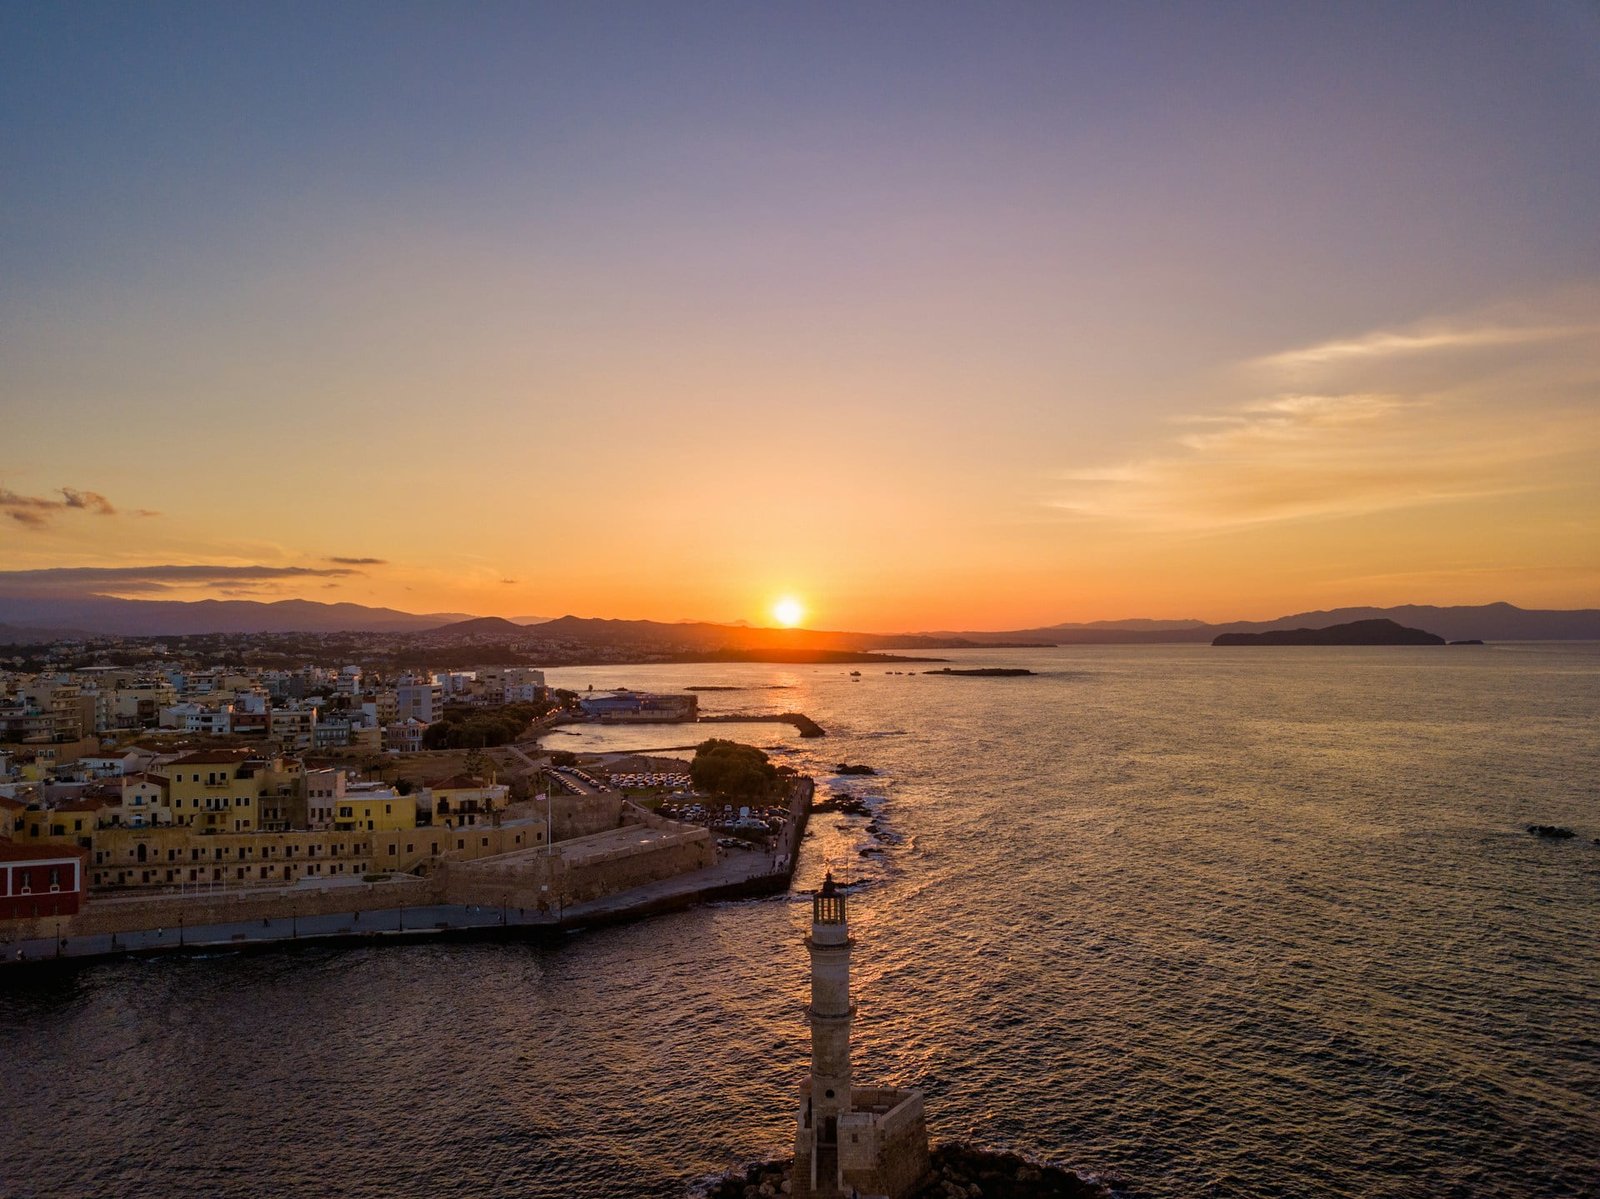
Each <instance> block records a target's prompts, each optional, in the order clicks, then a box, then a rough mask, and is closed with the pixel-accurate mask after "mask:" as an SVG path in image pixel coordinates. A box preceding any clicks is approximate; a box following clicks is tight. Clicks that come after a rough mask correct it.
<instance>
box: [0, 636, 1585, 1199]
mask: <svg viewBox="0 0 1600 1199" xmlns="http://www.w3.org/2000/svg"><path fill="white" fill-rule="evenodd" d="M939 656H941V657H944V658H948V659H951V661H952V664H953V665H956V666H958V667H978V666H1002V667H1020V668H1026V669H1029V670H1032V671H1034V672H1035V673H1034V674H1033V675H1032V676H1029V677H1019V678H974V677H963V676H942V675H941V676H930V675H928V674H925V673H922V672H923V671H925V670H928V669H933V668H934V667H933V666H932V665H928V664H913V663H899V662H895V663H875V664H872V665H864V666H859V667H850V666H834V665H829V666H781V665H755V664H738V665H699V666H679V665H674V666H639V667H628V666H606V667H595V668H584V669H562V670H552V671H550V672H549V674H550V681H551V682H552V683H553V684H555V685H558V686H563V687H573V688H578V689H586V688H588V687H591V686H593V687H595V688H596V689H597V690H598V689H604V688H610V687H618V686H627V687H634V688H644V689H654V690H675V689H679V688H685V687H691V686H693V687H719V688H733V689H732V690H704V691H701V692H699V694H700V695H701V698H702V706H703V710H705V711H707V712H721V713H735V712H751V713H775V712H783V711H800V712H804V713H806V714H808V715H810V716H812V717H813V718H814V719H816V720H817V721H818V722H819V723H820V724H821V725H822V726H823V727H824V728H825V729H826V730H827V736H826V737H825V738H822V739H818V740H801V739H799V738H798V736H797V735H795V733H794V731H793V730H792V729H790V728H788V726H783V725H743V726H739V729H738V732H739V735H740V736H741V737H744V738H745V739H749V740H754V741H755V743H757V744H760V745H762V746H764V747H766V748H768V749H769V750H770V751H771V753H772V755H773V757H774V759H775V760H777V761H779V762H782V763H787V764H789V765H792V766H795V767H796V768H798V769H802V770H805V771H807V772H809V773H811V774H813V775H815V776H816V778H817V780H818V791H819V794H820V795H824V796H825V795H828V794H830V793H850V794H853V795H856V796H859V797H861V798H862V799H863V800H864V801H865V802H866V804H867V808H868V814H867V815H856V816H851V815H844V814H841V813H837V812H833V813H821V814H818V815H817V816H816V817H815V818H814V819H813V820H812V825H811V834H810V836H809V837H808V838H807V839H806V841H805V842H804V846H803V849H802V855H801V864H800V875H799V877H798V879H797V880H796V890H795V892H794V893H791V894H790V895H789V896H787V897H779V898H771V899H765V900H752V901H745V902H736V903H724V904H715V905H710V906H703V907H698V908H694V909H691V910H687V911H683V912H679V913H676V914H672V915H666V916H661V917H655V918H651V919H647V920H640V921H637V922H634V923H630V924H624V925H620V926H614V927H608V928H601V929H594V930H590V931H585V932H579V933H574V934H570V935H565V936H562V937H560V938H559V939H558V940H556V941H553V942H545V943H526V944H520V943H519V944H450V945H444V944H432V945H415V946H408V947H394V948H366V947H353V948H349V949H326V948H322V949H305V948H301V949H295V950H286V951H284V952H280V953H268V954H264V955H253V956H246V955H234V954H227V953H223V954H218V955H207V956H194V957H174V958H167V959H146V960H139V961H123V962H112V963H105V964H98V965H88V966H84V967H81V968H78V969H73V970H68V971H61V972H55V971H51V972H45V973H38V974H32V973H30V974H21V973H18V972H10V973H7V974H5V975H3V976H0V988H3V991H0V1112H3V1113H4V1121H3V1125H0V1195H3V1196H6V1197H8V1199H11V1197H28V1199H43V1197H45V1196H50V1197H56V1196H71V1197H74V1199H76V1197H79V1196H108V1197H110V1196H151V1197H159V1199H190V1197H193V1199H202V1197H204V1199H211V1197H215V1196H262V1197H266V1196H305V1197H308V1199H309V1197H317V1199H322V1197H325V1196H348V1197H352V1199H366V1197H377V1196H451V1197H454V1196H461V1197H466V1196H482V1197H486V1199H487V1197H495V1199H501V1197H503V1199H536V1197H542V1196H552V1197H554V1196H563V1197H576V1199H589V1197H595V1199H599V1197H606V1196H617V1197H619V1199H632V1197H639V1199H643V1197H661V1199H667V1197H674V1199H676V1197H680V1196H685V1195H689V1194H692V1193H693V1192H694V1191H695V1189H696V1188H697V1187H698V1186H703V1185H704V1182H705V1180H706V1179H707V1178H709V1177H711V1176H714V1175H716V1174H717V1173H718V1172H720V1171H723V1170H726V1169H728V1168H730V1167H733V1166H736V1165H738V1164H740V1163H743V1162H747V1161H752V1160H757V1159H763V1158H769V1157H774V1156H778V1155H782V1154H784V1153H785V1152H787V1151H788V1149H789V1147H790V1146H791V1144H792V1138H793V1126H794V1119H795V1112H796V1104H797V1100H796V1092H797V1087H798V1084H799V1082H800V1080H801V1078H802V1076H803V1075H804V1073H805V1071H806V1069H807V1052H808V1047H807V1028H806V1023H805V1019H804V1016H803V1013H802V1010H801V1009H802V1004H803V1003H804V1002H805V997H806V987H807V973H806V971H807V960H806V954H805V950H804V947H803V944H802V937H803V935H804V933H805V931H806V925H807V921H808V919H809V914H810V904H809V897H808V896H807V895H806V894H804V890H805V889H807V888H812V887H815V886H816V885H817V884H818V883H819V881H820V880H821V878H822V876H823V874H824V872H825V871H831V872H832V873H833V874H834V875H835V877H836V878H838V879H840V880H842V881H844V882H846V883H847V884H848V895H849V898H848V901H847V902H848V905H849V913H850V919H851V922H852V925H853V929H854V933H855V937H856V941H857V949H856V953H855V974H854V985H855V994H856V998H857V1000H858V1001H859V1004H860V1009H859V1014H858V1016H857V1019H856V1022H855V1029H854V1033H855V1035H854V1067H855V1072H856V1078H857V1081H858V1085H873V1084H879V1083H895V1084H901V1085H913V1086H917V1087H921V1088H923V1090H924V1091H925V1092H926V1095H927V1110H928V1116H929V1124H930V1129H931V1132H932V1134H933V1136H934V1137H935V1139H937V1140H961V1141H965V1142H970V1143H973V1144H977V1145H982V1146H988V1147H993V1148H1004V1149H1017V1150H1021V1151H1024V1152H1026V1153H1029V1154H1032V1155H1035V1156H1037V1157H1038V1158H1041V1159H1044V1160H1048V1161H1051V1162H1056V1163H1060V1164H1063V1165H1067V1166H1070V1167H1072V1168H1074V1169H1076V1170H1078V1171H1079V1172H1081V1173H1084V1174H1086V1175H1093V1176H1095V1177H1098V1178H1100V1179H1102V1180H1103V1181H1105V1182H1107V1183H1108V1184H1109V1185H1111V1186H1112V1187H1113V1188H1114V1189H1115V1190H1116V1191H1117V1192H1118V1193H1119V1194H1122V1195H1126V1196H1148V1197H1150V1199H1179V1197H1189V1196H1262V1197H1265V1196H1330V1197H1342V1196H1348V1197H1351V1199H1355V1197H1360V1199H1386V1197H1394V1199H1401V1197H1405V1199H1411V1197H1419V1199H1420V1197H1433V1196H1448V1197H1468V1196H1499V1197H1507V1196H1510V1197H1518V1196H1528V1197H1535V1196H1538V1197H1556V1196H1573V1197H1577V1196H1585V1197H1589V1199H1593V1197H1594V1196H1596V1195H1600V843H1597V841H1596V839H1597V838H1600V645H1596V644H1501V645H1488V646H1454V647H1445V648H1436V647H1426V648H1370V649H1369V648H1341V649H1333V648H1267V647H1248V648H1234V649H1220V648H1212V647H1210V646H1140V647H1071V648H1057V649H992V650H981V651H980V650H973V651H950V652H945V653H941V654H940V655H939ZM855 671H859V674H856V673H854V672H855ZM710 732H711V733H712V734H713V735H726V733H725V730H722V729H718V728H712V729H711V730H710ZM685 733H686V730H685V729H684V728H682V727H681V726H666V727H643V728H630V729H627V730H615V731H607V732H606V733H605V734H604V735H605V737H607V738H610V740H609V741H608V742H607V743H605V745H604V746H603V748H610V749H636V750H648V749H666V748H669V747H672V746H676V745H682V744H686V743H690V742H692V740H693V739H694V737H696V736H698V735H699V731H694V732H693V735H692V736H689V737H687V738H686V735H685ZM590 735H591V736H592V735H593V734H592V731H591V734H590ZM576 740H578V741H581V740H582V737H581V736H580V737H579V738H577V739H576ZM550 743H551V744H552V745H555V747H557V748H571V747H573V739H569V738H561V737H558V738H553V739H552V740H551V742H550ZM601 747H602V746H599V745H597V744H596V743H594V742H592V741H591V742H590V743H589V744H588V745H586V746H585V748H601ZM845 762H848V763H861V764H865V765H868V766H871V767H872V768H873V769H874V770H875V771H877V773H876V774H875V775H873V776H870V777H866V776H854V775H851V776H844V775H840V774H839V772H838V766H839V764H840V763H845ZM1530 824H1549V825H1561V826H1566V827H1570V828H1571V829H1573V830H1574V831H1575V832H1576V833H1577V834H1578V835H1577V836H1575V837H1573V838H1571V839H1569V840H1561V841H1557V840H1550V839H1546V838H1542V837H1537V836H1533V835H1530V834H1529V832H1528V831H1527V826H1528V825H1530Z"/></svg>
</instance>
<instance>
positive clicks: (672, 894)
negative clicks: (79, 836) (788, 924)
mask: <svg viewBox="0 0 1600 1199" xmlns="http://www.w3.org/2000/svg"><path fill="white" fill-rule="evenodd" d="M815 793H816V783H815V781H814V780H813V779H811V778H809V777H803V778H801V779H799V780H797V781H796V783H795V785H794V787H793V789H792V790H791V792H790V796H789V815H790V820H789V824H788V826H787V829H786V836H785V840H784V842H783V843H781V844H780V845H779V846H778V848H777V849H776V851H775V852H774V853H773V854H771V855H766V854H762V855H761V856H760V859H759V861H760V862H764V863H766V864H767V866H766V868H765V869H760V868H757V869H754V870H750V871H747V872H743V871H740V870H739V869H738V867H739V866H740V865H741V864H740V863H736V862H733V861H731V860H730V861H726V862H719V863H718V864H717V865H715V866H710V867H706V868H705V869H702V870H695V871H690V872H687V873H684V874H679V875H674V876H672V877H670V878H666V879H661V880H658V881H656V882H652V883H646V884H644V885H642V886H638V887H633V888H630V889H628V890H624V891H618V892H616V893H614V894H612V895H606V896H602V897H600V898H597V899H591V900H585V901H582V902H580V903H575V904H570V905H559V904H558V907H557V909H556V911H555V912H554V913H550V912H545V913H539V912H537V911H532V910H529V909H527V908H515V907H511V906H500V907H496V906H493V905H483V904H443V903H411V904H408V903H406V902H404V900H405V898H406V896H404V895H402V896H399V897H398V898H399V900H400V902H398V903H393V904H382V905H378V906H367V907H352V909H351V910H349V911H343V912H333V913H323V914H314V915H302V914H299V913H297V912H295V911H294V910H293V909H294V906H295V905H294V900H295V899H296V898H301V897H297V896H294V895H291V894H284V893H282V892H273V893H271V894H269V895H267V896H257V897H256V898H263V899H267V900H268V901H269V907H277V908H278V909H280V910H278V911H277V912H276V914H272V915H266V916H262V915H258V914H252V915H250V916H249V917H248V918H246V919H238V920H231V921H223V922H212V923H207V924H199V925H186V924H184V923H182V922H181V920H180V923H179V924H178V926H177V927H175V928H173V927H168V926H166V925H162V926H160V927H158V928H153V929H152V928H142V929H132V928H131V929H127V930H118V931H116V932H100V933H88V934H82V933H80V934H74V933H70V932H69V933H67V935H66V936H65V937H32V938H27V939H23V940H19V941H8V942H0V970H3V969H6V968H13V969H15V968H20V967H32V968H34V969H45V968H48V967H50V966H52V965H55V966H76V965H79V964H87V963H93V962H103V961H107V960H115V959H119V958H135V957H154V956H160V955H169V954H211V953H219V952H221V953H229V952H240V953H243V952H256V953H259V952H265V951H268V950H278V949H285V948H294V947H299V946H319V947H329V946H347V947H354V946H373V945H396V944H407V945H409V944H418V943H422V942H429V941H455V942H464V941H517V940H525V941H541V940H552V939H555V938H557V937H560V936H564V935H566V934H569V933H574V932H578V931H581V930H583V929H587V928H599V927H603V926H605V925H611V924H624V923H630V922H632V921H635V920H642V919H646V918H648V917H651V916H658V915H662V914H665V913H668V912H674V911H681V910H682V909H684V908H690V907H694V906H696V905H698V904H703V903H717V902H727V901H731V900H742V899H759V898H764V897H767V896H772V895H782V894H784V893H786V892H787V891H788V890H789V886H790V884H791V883H792V881H793V879H794V872H795V869H796V866H797V864H798V858H799V849H800V846H801V843H802V842H803V841H804V839H805V833H806V826H807V823H808V821H809V819H810V813H811V803H812V799H813V797H814V795H815ZM416 881H417V882H419V883H420V882H421V881H422V880H420V879H417V880H416ZM404 885H405V884H404V883H400V884H396V883H392V882H389V883H377V884H366V888H367V890H366V892H365V894H366V895H367V896H371V895H373V894H376V893H377V892H376V888H378V887H384V886H404ZM324 894H326V892H324ZM381 898H385V899H387V898H392V897H389V896H381ZM272 900H276V901H277V902H276V904H273V903H271V902H270V901H272ZM249 901H250V900H249V898H240V899H238V900H236V901H235V902H238V903H239V904H240V905H241V906H242V905H243V904H245V903H247V902H249ZM285 906H287V907H288V908H289V909H290V910H288V911H283V910H281V909H282V908H283V907H285ZM241 915H242V913H241ZM408 916H409V919H410V921H411V927H407V919H408ZM363 922H364V924H363ZM19 950H20V951H21V954H22V956H21V957H20V958H19V957H18V956H17V955H18V951H19Z"/></svg>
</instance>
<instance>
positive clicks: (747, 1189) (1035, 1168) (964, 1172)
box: [702, 1143, 1115, 1199]
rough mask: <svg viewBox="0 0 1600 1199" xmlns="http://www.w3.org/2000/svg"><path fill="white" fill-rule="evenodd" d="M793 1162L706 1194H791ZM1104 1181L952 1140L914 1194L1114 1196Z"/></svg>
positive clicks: (745, 1173)
mask: <svg viewBox="0 0 1600 1199" xmlns="http://www.w3.org/2000/svg"><path fill="white" fill-rule="evenodd" d="M791 1164H792V1163H791V1161H790V1160H789V1159H787V1158H785V1159H783V1160H781V1161H773V1162H756V1163H754V1164H752V1165H749V1166H746V1167H745V1168H744V1169H743V1170H736V1171H734V1172H732V1173H730V1174H727V1175H724V1176H723V1177H722V1178H720V1179H718V1180H717V1181H716V1182H714V1183H712V1184H711V1186H709V1187H708V1188H707V1189H706V1190H705V1191H704V1192H702V1194H703V1195H704V1197H705V1199H772V1197H774V1196H778V1195H787V1194H789V1193H790V1191H791V1189H792V1184H791V1183H790V1181H789V1170H790V1167H791ZM1114 1194H1115V1192H1113V1191H1112V1190H1111V1188H1110V1187H1108V1186H1106V1185H1105V1184H1104V1183H1102V1182H1100V1181H1098V1180H1097V1179H1093V1178H1085V1177H1083V1176H1082V1175H1081V1174H1075V1173H1073V1172H1072V1171H1071V1170H1068V1169H1065V1168H1064V1167H1061V1166H1052V1165H1049V1164H1047V1163H1044V1162H1038V1161H1034V1160H1032V1159H1031V1158H1027V1157H1024V1156H1023V1155H1022V1154H1020V1153H998V1152H993V1151H991V1150H987V1149H978V1148H975V1147H973V1146H971V1145H962V1144H955V1143H948V1144H944V1145H940V1146H938V1147H937V1148H935V1149H934V1151H933V1161H932V1169H931V1171H930V1172H929V1175H928V1178H927V1179H926V1180H925V1181H924V1183H923V1184H922V1186H921V1187H920V1188H918V1189H917V1190H916V1191H915V1192H914V1193H913V1194H912V1196H911V1197H910V1199H1113V1196H1114Z"/></svg>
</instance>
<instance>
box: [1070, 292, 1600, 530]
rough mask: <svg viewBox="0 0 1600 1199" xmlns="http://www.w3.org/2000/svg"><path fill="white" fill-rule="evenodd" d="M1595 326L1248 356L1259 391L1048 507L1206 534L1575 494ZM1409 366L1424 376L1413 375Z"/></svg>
mask: <svg viewBox="0 0 1600 1199" xmlns="http://www.w3.org/2000/svg"><path fill="white" fill-rule="evenodd" d="M1597 328H1600V326H1596V325H1592V324H1589V325H1584V324H1562V325H1555V324H1550V323H1545V324H1541V325H1537V326H1534V325H1522V326H1516V327H1512V326H1507V325H1486V324H1481V325H1477V326H1473V327H1466V326H1461V327H1458V328H1455V329H1444V328H1442V327H1441V328H1436V329H1433V330H1422V331H1414V332H1401V333H1394V332H1381V331H1380V332H1375V333H1371V334H1368V335H1366V336H1363V337H1359V338H1354V339H1351V340H1347V341H1329V342H1326V343H1323V344H1321V345H1317V346H1312V347H1309V348H1307V349H1301V350H1292V351H1286V352H1285V353H1282V354H1276V355H1272V356H1270V357H1267V358H1263V359H1258V360H1256V361H1255V362H1254V363H1251V364H1248V365H1250V366H1252V367H1255V368H1261V367H1267V368H1269V370H1268V373H1267V377H1266V380H1265V382H1266V383H1267V384H1268V386H1267V387H1266V388H1265V389H1264V394H1261V395H1258V396H1256V397H1255V398H1252V399H1249V400H1245V401H1242V402H1236V403H1233V404H1223V405H1219V406H1218V407H1216V408H1213V409H1210V410H1205V411H1199V412H1195V413H1192V414H1190V415H1187V416H1183V417H1180V418H1178V419H1177V421H1176V422H1175V423H1176V424H1177V425H1178V426H1179V427H1180V431H1177V432H1169V433H1168V435H1167V436H1165V437H1164V438H1163V440H1162V441H1161V442H1160V443H1159V444H1158V445H1156V446H1154V447H1152V448H1151V449H1150V450H1149V451H1148V452H1147V453H1145V454H1143V455H1140V456H1136V457H1134V458H1132V459H1130V460H1128V461H1124V462H1117V463H1110V464H1098V465H1093V466H1089V467H1086V468H1083V469H1076V470H1069V471H1065V472H1063V473H1062V474H1061V475H1060V476H1059V477H1060V479H1061V481H1062V485H1061V486H1060V487H1058V488H1057V489H1055V491H1054V493H1053V494H1051V495H1050V496H1049V497H1048V498H1047V499H1046V503H1047V505H1048V506H1049V507H1051V508H1054V509H1055V510H1057V511H1058V512H1061V513H1066V514H1070V515H1072V516H1074V517H1078V518H1096V519H1109V520H1120V521H1124V522H1129V523H1133V524H1138V525H1143V526H1146V527H1151V528H1165V529H1202V530H1203V529H1220V528H1228V527H1240V526H1248V525H1252V524H1262V523H1267V522H1276V521H1285V520H1305V519H1317V518H1334V517H1344V516H1357V515H1363V514H1368V513H1374V512H1382V511H1390V510H1399V509H1405V508H1415V507H1420V506H1423V505H1429V504H1438V503H1446V502H1456V501H1462V500H1469V499H1475V498H1483V497H1490V496H1502V495H1512V494H1519V493H1532V492H1537V491H1545V490H1552V489H1556V488H1560V487H1563V486H1571V485H1573V484H1574V481H1575V480H1578V479H1579V477H1580V476H1581V475H1583V474H1584V466H1583V464H1584V463H1585V462H1586V461H1588V460H1589V459H1592V457H1593V456H1594V455H1595V454H1596V453H1597V452H1600V407H1597V406H1596V404H1595V403H1594V400H1595V380H1596V379H1600V349H1597V347H1596V344H1595V343H1596V338H1595V337H1594V336H1593V334H1594V333H1595V331H1596V329H1597ZM1585 333H1587V334H1590V336H1587V337H1585V336H1581V335H1583V334H1585ZM1541 342H1542V343H1548V344H1547V345H1545V346H1543V347H1542V348H1539V349H1537V350H1536V351H1535V352H1533V353H1531V354H1523V353H1519V354H1512V355H1507V354H1504V353H1501V354H1498V355H1496V356H1494V357H1493V358H1491V359H1485V357H1484V354H1483V352H1482V351H1484V350H1486V349H1488V348H1490V347H1506V346H1519V347H1525V346H1531V345H1533V344H1534V343H1541ZM1419 354H1425V355H1427V356H1428V358H1429V366H1428V369H1427V371H1425V372H1418V371H1417V370H1415V369H1413V368H1412V365H1411V364H1412V363H1414V360H1415V358H1414V356H1416V355H1419ZM1391 359H1392V361H1391ZM1310 365H1316V366H1319V367H1320V368H1322V369H1320V370H1319V371H1318V372H1316V374H1315V384H1316V385H1315V386H1314V387H1310V388H1307V387H1304V386H1303V385H1302V386H1301V387H1298V388H1296V387H1290V386H1285V384H1288V383H1290V382H1291V381H1295V380H1299V381H1300V382H1302V384H1303V383H1304V381H1305V373H1306V372H1304V371H1303V370H1301V369H1299V368H1303V367H1306V366H1310ZM1254 378H1255V381H1256V382H1257V383H1260V382H1261V381H1262V380H1261V376H1260V374H1259V373H1257V374H1256V375H1255V376H1254ZM1274 383H1276V384H1277V386H1276V387H1273V386H1271V384H1274Z"/></svg>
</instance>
